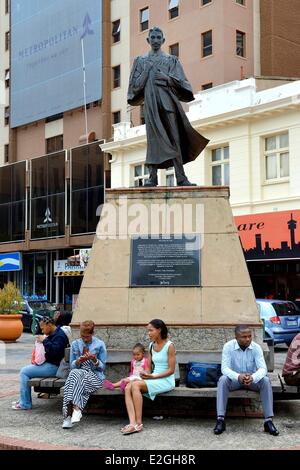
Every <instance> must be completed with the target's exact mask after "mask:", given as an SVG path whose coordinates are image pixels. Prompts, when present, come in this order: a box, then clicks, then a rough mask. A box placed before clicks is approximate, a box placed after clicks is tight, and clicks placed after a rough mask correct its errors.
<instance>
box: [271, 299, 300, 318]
mask: <svg viewBox="0 0 300 470" xmlns="http://www.w3.org/2000/svg"><path fill="white" fill-rule="evenodd" d="M272 306H273V307H274V310H275V312H276V314H277V315H278V317H284V316H287V315H300V310H299V309H298V307H297V306H296V305H295V304H293V303H292V302H282V303H280V302H272Z"/></svg>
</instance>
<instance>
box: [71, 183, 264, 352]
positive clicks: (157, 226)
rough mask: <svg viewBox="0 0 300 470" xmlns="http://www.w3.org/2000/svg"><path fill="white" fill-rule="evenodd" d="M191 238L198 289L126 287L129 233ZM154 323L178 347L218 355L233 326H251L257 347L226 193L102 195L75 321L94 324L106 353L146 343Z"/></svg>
mask: <svg viewBox="0 0 300 470" xmlns="http://www.w3.org/2000/svg"><path fill="white" fill-rule="evenodd" d="M158 213H159V215H158V216H157V214H158ZM192 232H193V233H195V232H196V233H200V234H201V237H202V248H201V263H200V270H201V273H200V274H201V276H200V278H201V285H200V286H198V287H177V286H176V287H174V286H173V287H139V288H134V287H129V277H130V256H131V253H130V251H131V235H134V234H137V233H138V234H143V235H149V236H151V235H154V234H155V235H157V234H164V233H170V234H182V233H189V234H190V233H192ZM152 318H161V319H162V320H164V321H165V323H166V324H167V325H168V326H170V327H171V330H172V339H173V341H174V342H175V344H176V347H177V349H183V350H193V349H195V350H196V349H198V350H199V349H204V348H205V349H207V350H221V349H222V346H223V344H224V342H225V341H227V340H229V339H231V338H232V337H233V328H234V326H235V325H236V324H239V323H247V324H249V325H251V326H253V328H254V329H255V330H256V331H255V339H256V341H258V342H259V343H261V324H260V320H259V314H258V310H257V307H256V303H255V297H254V293H253V289H252V285H251V281H250V278H249V274H248V270H247V266H246V262H245V259H244V255H243V251H242V247H241V244H240V240H239V237H238V234H237V230H236V227H235V224H234V220H233V216H232V211H231V208H230V205H229V188H227V187H182V188H180V187H175V188H171V187H158V188H129V189H111V190H107V192H106V204H105V206H104V208H103V211H102V216H101V219H100V222H99V224H98V227H97V236H96V237H95V241H94V244H93V248H92V252H91V257H90V261H89V264H88V267H87V270H86V272H85V275H84V279H83V283H82V287H81V290H80V293H79V298H78V302H77V308H76V311H75V313H74V317H73V322H74V323H75V324H76V323H77V324H78V323H79V322H81V321H83V320H87V319H90V320H93V321H94V322H95V323H96V325H97V330H98V333H100V335H101V337H102V338H103V340H104V341H106V343H107V345H108V347H111V348H127V349H129V348H130V347H131V345H132V344H134V342H135V341H136V340H139V341H141V340H143V339H144V340H145V339H146V338H145V329H144V326H145V325H146V324H147V323H148V322H149V321H150V320H151V319H152Z"/></svg>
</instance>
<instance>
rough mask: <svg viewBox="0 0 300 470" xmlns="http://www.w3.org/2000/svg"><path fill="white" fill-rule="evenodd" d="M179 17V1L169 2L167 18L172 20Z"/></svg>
mask: <svg viewBox="0 0 300 470" xmlns="http://www.w3.org/2000/svg"><path fill="white" fill-rule="evenodd" d="M178 15H179V0H169V18H170V20H172V19H173V18H176V17H177V16H178Z"/></svg>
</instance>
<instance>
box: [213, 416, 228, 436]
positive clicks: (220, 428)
mask: <svg viewBox="0 0 300 470" xmlns="http://www.w3.org/2000/svg"><path fill="white" fill-rule="evenodd" d="M224 431H226V424H225V421H224V419H217V423H216V425H215V428H214V433H215V434H222V432H224Z"/></svg>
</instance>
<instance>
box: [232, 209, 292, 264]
mask: <svg viewBox="0 0 300 470" xmlns="http://www.w3.org/2000/svg"><path fill="white" fill-rule="evenodd" d="M234 220H235V223H236V226H237V229H238V234H239V237H240V240H241V243H242V247H243V250H244V254H245V258H246V260H247V261H252V260H253V261H254V260H259V261H262V260H277V259H278V260H279V259H300V210H294V211H282V212H268V213H262V214H250V215H241V216H236V217H235V218H234Z"/></svg>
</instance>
